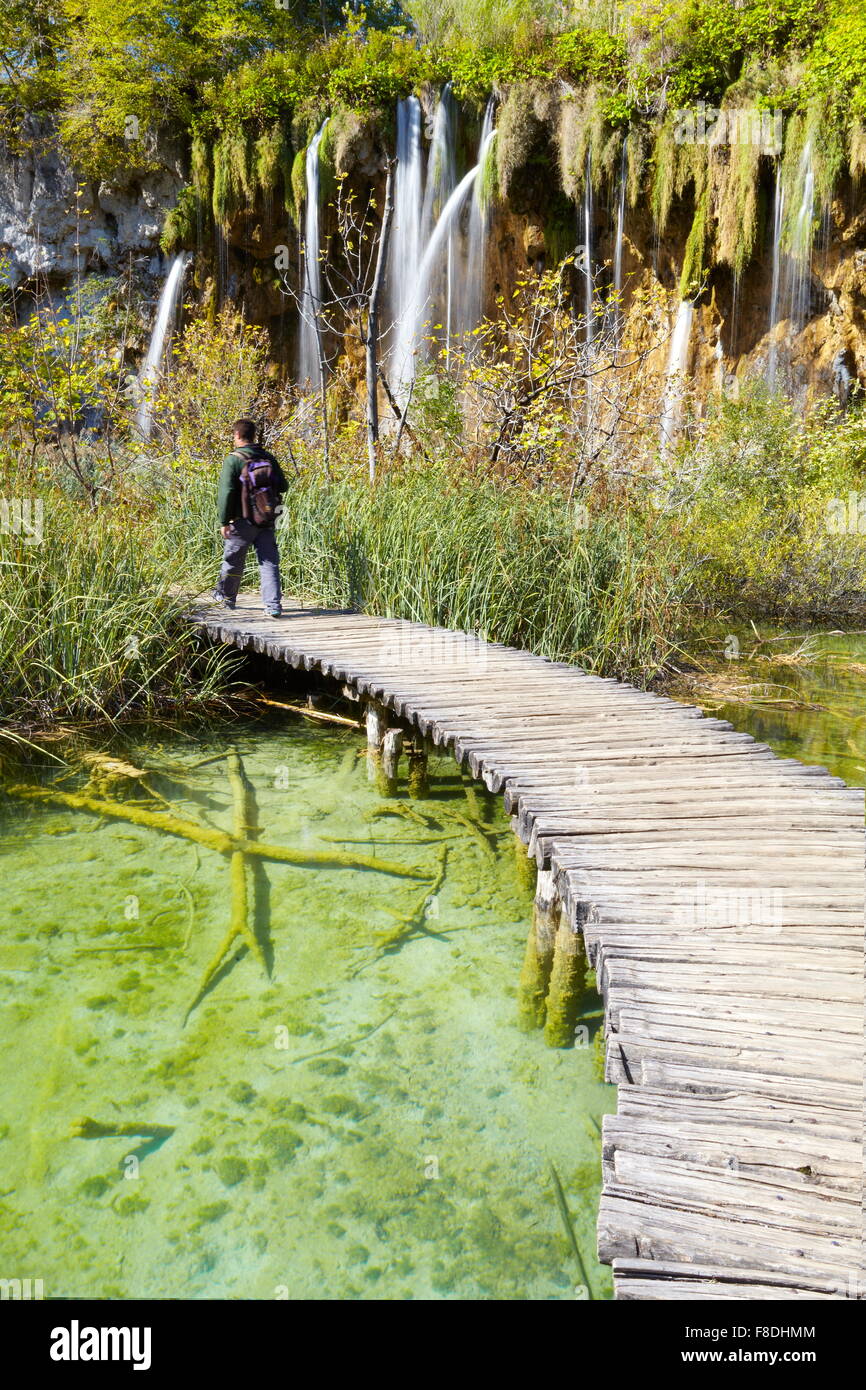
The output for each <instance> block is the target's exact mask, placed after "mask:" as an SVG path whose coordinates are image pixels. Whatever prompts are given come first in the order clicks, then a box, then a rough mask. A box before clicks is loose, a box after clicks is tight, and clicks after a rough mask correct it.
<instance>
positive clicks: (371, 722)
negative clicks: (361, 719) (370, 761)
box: [367, 700, 388, 753]
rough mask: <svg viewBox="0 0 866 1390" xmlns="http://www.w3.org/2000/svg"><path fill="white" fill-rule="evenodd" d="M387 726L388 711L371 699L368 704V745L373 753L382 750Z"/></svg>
mask: <svg viewBox="0 0 866 1390" xmlns="http://www.w3.org/2000/svg"><path fill="white" fill-rule="evenodd" d="M387 728H388V714H387V711H386V710H384V709H383V708H382V706H381V705H379V704H376V703H375V702H374V701H372V700H371V701H370V703H369V704H368V706H367V747H368V748H369V750H370V752H371V753H380V752H381V751H382V740H383V739H384V737H385V733H386V731H387Z"/></svg>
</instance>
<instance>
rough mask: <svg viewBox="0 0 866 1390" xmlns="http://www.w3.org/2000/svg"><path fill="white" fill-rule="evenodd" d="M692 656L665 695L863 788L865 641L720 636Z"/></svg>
mask: <svg viewBox="0 0 866 1390" xmlns="http://www.w3.org/2000/svg"><path fill="white" fill-rule="evenodd" d="M726 653H728V654H727V655H726ZM688 656H689V660H688V661H684V662H683V663H682V665H683V668H684V671H683V674H682V675H680V676H676V677H674V678H673V679H671V680H670V681H668V682H666V684H665V687H664V689H665V693H666V694H669V695H672V696H673V697H674V698H676V699H683V700H687V701H689V702H690V703H696V704H699V705H700V706H701V707H702V708H703V709H704V710H706V712H707V713H711V714H713V715H715V716H717V717H718V718H721V719H729V720H730V722H731V723H732V724H733V726H734V728H736V729H740V730H742V731H743V732H745V733H749V734H753V735H754V737H755V738H757V739H759V740H760V742H762V743H767V744H769V746H770V747H771V748H772V749H773V750H774V751H775V752H777V753H779V754H781V755H782V756H783V757H793V758H799V759H800V760H801V761H802V762H804V763H815V764H818V765H819V766H821V767H826V768H828V769H829V771H831V772H832V773H834V774H835V775H836V776H837V777H842V778H844V780H845V781H846V782H848V783H849V784H850V785H851V786H854V787H863V786H866V633H864V632H852V633H843V632H838V633H833V632H809V631H808V630H807V629H805V628H802V627H799V628H795V627H792V628H790V629H789V630H785V629H780V628H777V627H770V626H768V625H763V624H761V625H759V626H758V630H757V632H755V631H754V630H753V629H751V628H745V629H743V628H736V627H734V628H732V629H731V630H730V631H726V632H721V631H720V630H719V629H715V630H711V631H708V632H707V633H706V634H705V635H704V636H703V637H701V638H699V639H695V640H694V641H693V642H692V643H691V645H690V646H689V649H688Z"/></svg>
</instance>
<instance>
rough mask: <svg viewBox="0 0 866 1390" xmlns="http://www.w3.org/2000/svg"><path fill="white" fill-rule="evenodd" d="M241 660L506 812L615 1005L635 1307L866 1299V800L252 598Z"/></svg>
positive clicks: (611, 1156) (683, 722) (733, 738)
mask: <svg viewBox="0 0 866 1390" xmlns="http://www.w3.org/2000/svg"><path fill="white" fill-rule="evenodd" d="M193 619H194V621H195V622H197V623H198V624H200V625H201V626H202V627H203V628H204V629H205V630H206V632H207V633H208V634H209V635H210V636H211V637H212V638H213V639H214V640H216V641H222V642H229V643H234V644H235V645H237V646H239V647H242V648H247V649H251V650H255V651H257V652H262V653H267V654H268V655H269V656H271V657H274V658H276V659H277V660H279V661H283V662H286V663H288V664H289V665H290V666H292V667H296V668H299V669H304V670H307V671H311V672H317V673H321V675H323V676H325V677H330V678H331V679H333V680H334V681H336V682H338V683H339V684H340V685H341V686H349V687H351V689H352V691H353V692H355V693H356V694H357V695H358V696H359V697H360V698H361V699H362V700H371V701H375V702H377V703H379V704H381V705H383V706H385V707H386V708H387V710H389V711H391V712H392V716H393V722H394V723H395V724H400V725H402V726H403V727H404V728H407V729H409V728H411V729H413V730H416V731H419V732H420V734H422V735H424V736H425V737H427V738H428V739H431V740H432V741H433V743H435V744H436V745H437V746H439V747H442V748H448V749H451V750H453V752H454V755H455V757H456V758H457V759H458V760H459V761H461V762H462V763H463V764H464V765H466V766H467V767H468V768H469V769H471V771H472V773H473V774H474V775H475V776H476V777H478V778H480V779H482V780H483V781H484V782H485V783H486V785H487V786H488V787H489V788H490V789H491V790H492V791H495V792H502V793H503V794H504V798H505V805H506V808H507V810H508V811H509V812H510V813H511V815H512V817H513V822H512V823H513V825H514V828H515V830H516V832H517V833H518V835H519V836H520V837H521V839H522V840H523V841H524V843H525V844H526V845H527V846H528V848H529V850H530V852H531V853H532V854H534V856H535V858H536V860H537V862H538V865H539V868H540V869H541V870H543V871H545V872H546V874H549V875H550V877H549V878H547V879H546V881H547V882H552V884H553V885H554V887H555V891H556V893H558V895H559V899H560V901H561V906H562V913H563V920H565V921H567V922H568V923H569V924H570V925H571V927H572V928H573V929H574V930H578V929H579V930H581V931H582V932H583V933H584V937H585V942H586V947H587V951H588V953H589V957H590V960H591V962H592V964H593V965H594V966H595V969H596V972H597V976H598V981H599V987H600V990H601V992H602V994H603V997H604V1003H605V1019H606V1028H607V1035H608V1043H607V1075H608V1079H609V1080H610V1081H613V1082H616V1084H617V1086H618V1088H619V1090H618V1111H617V1113H616V1115H611V1116H608V1117H606V1119H605V1123H604V1129H603V1147H602V1153H603V1179H604V1186H603V1192H602V1198H601V1206H600V1212H599V1226H598V1248H599V1255H600V1258H601V1259H602V1260H604V1261H607V1262H610V1263H612V1264H613V1269H614V1278H615V1288H616V1293H617V1296H618V1297H619V1298H641V1299H706V1298H709V1299H727V1298H732V1299H744V1298H748V1299H784V1298H808V1299H811V1298H844V1297H858V1296H859V1297H861V1298H862V1297H864V1296H866V1279H864V1272H863V1250H862V1235H863V1230H862V1205H861V1201H862V1187H863V1145H862V1136H863V1026H864V1009H863V961H864V816H863V794H862V792H859V791H856V790H852V789H850V788H847V787H846V786H845V785H844V784H843V783H842V782H841V781H840V780H839V779H838V778H835V777H831V776H830V775H829V774H828V773H827V772H825V771H824V770H823V769H821V768H815V767H808V766H805V765H804V764H802V763H799V762H797V761H795V760H793V759H784V758H778V757H776V756H775V755H774V754H773V753H771V751H770V750H769V749H768V748H766V747H765V746H764V745H762V744H759V743H756V742H755V741H754V740H753V739H752V738H750V737H749V736H748V735H746V734H740V733H737V732H735V731H734V730H733V729H732V728H731V727H730V725H728V724H727V723H725V722H723V721H721V720H717V719H709V718H704V717H703V716H702V715H701V713H700V711H699V710H697V709H694V708H691V707H689V706H685V705H680V704H678V703H676V702H674V701H672V700H668V699H665V698H662V697H660V696H656V695H650V694H646V693H644V692H642V691H639V690H636V689H634V688H633V687H631V686H628V685H623V684H621V683H619V682H617V681H613V680H603V679H600V678H598V677H594V676H589V675H586V674H585V673H584V672H582V671H580V670H578V669H576V668H575V667H571V666H567V665H563V664H558V663H555V662H549V661H546V660H544V659H543V658H541V657H535V656H532V655H529V654H527V653H525V652H520V651H515V650H513V649H511V648H507V647H503V646H500V645H497V644H493V643H486V642H483V641H480V640H477V639H476V638H474V637H472V636H468V635H465V634H462V633H454V632H448V631H445V630H443V629H436V628H428V627H424V626H421V625H417V624H412V623H404V622H400V621H391V620H382V619H376V618H372V617H366V616H363V615H358V614H351V613H342V612H332V611H327V610H321V609H309V608H308V609H303V608H301V607H300V606H292V605H291V604H290V605H289V606H288V608H287V611H286V614H285V616H284V617H283V618H282V619H276V620H275V619H270V618H267V617H266V616H265V615H263V614H262V613H261V610H260V609H259V607H258V604H257V603H254V602H253V601H252V599H251V598H250V597H247V596H242V598H241V600H240V601H239V604H238V608H237V610H236V611H235V612H233V613H227V612H225V611H224V610H222V609H218V608H213V607H209V606H208V605H207V604H202V605H201V606H200V607H198V608H197V609H196V610H195V612H194V614H193Z"/></svg>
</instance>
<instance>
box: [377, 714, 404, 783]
mask: <svg viewBox="0 0 866 1390" xmlns="http://www.w3.org/2000/svg"><path fill="white" fill-rule="evenodd" d="M402 751H403V730H402V729H386V730H385V736H384V738H383V739H382V762H381V767H380V777H379V791H380V792H381V794H382V796H396V794H397V768H398V765H399V762H400V754H401V753H402Z"/></svg>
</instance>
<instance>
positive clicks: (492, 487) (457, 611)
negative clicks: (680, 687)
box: [279, 468, 685, 681]
mask: <svg viewBox="0 0 866 1390" xmlns="http://www.w3.org/2000/svg"><path fill="white" fill-rule="evenodd" d="M287 504H288V505H287V511H286V516H285V517H284V519H283V523H282V525H281V527H280V532H279V535H280V549H281V559H282V570H283V582H284V587H285V588H286V589H287V590H288V591H290V592H292V593H295V594H298V595H299V596H303V597H306V598H308V599H314V600H315V601H317V602H321V603H327V604H335V605H343V606H351V607H356V608H361V609H364V610H366V611H368V612H373V613H379V614H382V615H384V616H388V617H400V618H408V619H411V620H413V621H416V622H424V623H430V624H435V625H438V626H442V627H450V628H456V629H459V630H463V631H473V632H479V633H481V634H483V635H484V636H486V637H487V638H489V639H490V640H492V641H498V642H505V643H507V644H509V645H512V646H517V647H523V648H526V649H528V650H530V651H534V652H537V653H539V654H541V655H543V656H547V657H550V658H552V659H555V660H564V661H574V662H578V663H579V664H581V665H582V666H584V667H586V668H587V669H589V670H593V671H603V672H604V673H606V674H610V675H617V676H620V677H627V678H630V679H636V680H640V681H646V680H648V679H649V678H650V677H651V676H652V675H653V674H655V673H656V671H658V669H659V668H660V667H661V665H662V664H663V663H664V662H665V660H666V658H667V657H668V655H669V654H670V652H671V650H672V647H673V644H674V641H675V637H676V633H677V629H678V626H679V623H680V618H681V593H682V589H683V586H684V582H685V579H684V576H683V574H682V567H681V564H680V562H679V560H678V558H677V556H676V554H675V553H674V551H673V548H672V545H671V543H670V540H669V537H668V533H667V531H666V530H665V529H664V528H663V526H662V524H661V523H660V522H659V521H658V520H657V519H656V518H655V516H654V514H653V513H652V511H647V510H644V509H639V508H637V507H633V508H631V509H629V508H626V507H625V506H621V507H616V508H613V507H608V508H606V509H604V510H602V509H601V508H599V510H598V511H597V512H594V511H593V509H592V506H590V508H589V511H588V515H587V513H586V512H585V511H583V510H581V509H576V508H575V507H573V506H572V505H570V504H569V502H568V500H567V498H566V497H565V496H564V495H562V494H561V493H559V492H544V491H539V492H528V491H526V490H525V489H522V488H516V487H511V486H506V485H503V484H502V483H499V482H497V481H496V480H493V479H479V478H470V477H466V476H465V475H464V476H455V475H453V474H452V475H450V476H449V474H448V473H447V472H446V470H445V469H444V468H441V469H440V468H430V469H425V470H424V471H423V472H422V471H412V472H408V473H405V474H401V475H396V476H394V477H393V478H391V479H390V480H388V481H384V482H382V483H380V484H379V485H378V486H377V487H375V488H373V489H370V488H369V487H368V486H366V485H365V484H363V483H361V482H360V481H354V480H351V479H344V480H341V481H337V482H335V483H332V484H330V485H329V484H326V483H325V482H324V481H323V480H321V479H320V478H318V477H310V478H307V479H306V480H304V481H302V482H300V483H298V484H297V485H296V486H294V487H293V488H292V490H291V492H290V494H289V497H288V499H287Z"/></svg>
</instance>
